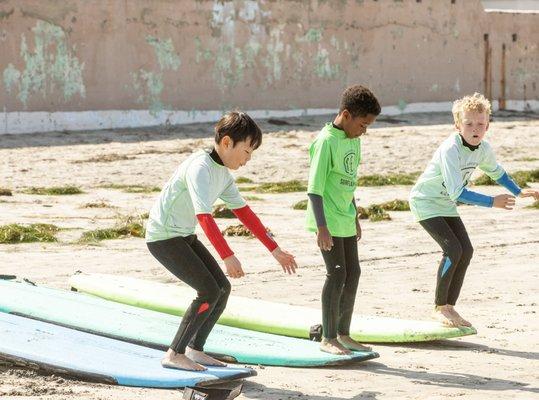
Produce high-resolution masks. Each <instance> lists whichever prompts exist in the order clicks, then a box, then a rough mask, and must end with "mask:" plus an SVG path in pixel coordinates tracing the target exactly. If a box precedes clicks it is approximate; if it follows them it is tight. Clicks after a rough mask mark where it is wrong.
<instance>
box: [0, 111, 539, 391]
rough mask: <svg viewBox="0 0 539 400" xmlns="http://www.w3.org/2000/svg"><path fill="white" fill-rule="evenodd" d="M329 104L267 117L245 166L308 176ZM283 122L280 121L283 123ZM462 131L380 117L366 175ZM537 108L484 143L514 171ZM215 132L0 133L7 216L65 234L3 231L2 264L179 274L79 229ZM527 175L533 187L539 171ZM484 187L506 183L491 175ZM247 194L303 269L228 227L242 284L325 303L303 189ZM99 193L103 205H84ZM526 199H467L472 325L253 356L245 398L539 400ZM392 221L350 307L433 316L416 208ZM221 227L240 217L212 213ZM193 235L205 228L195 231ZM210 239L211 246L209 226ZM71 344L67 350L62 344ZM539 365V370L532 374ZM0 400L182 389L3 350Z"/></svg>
mask: <svg viewBox="0 0 539 400" xmlns="http://www.w3.org/2000/svg"><path fill="white" fill-rule="evenodd" d="M331 119H332V116H320V117H303V118H290V119H286V120H284V121H281V122H280V121H277V122H279V123H281V125H276V124H275V123H268V121H260V125H261V127H262V129H263V131H264V132H265V135H264V139H263V140H264V141H263V144H262V147H261V148H260V149H259V150H257V151H256V152H255V153H254V156H253V158H252V160H251V162H250V163H249V164H248V165H247V166H246V167H245V168H242V169H240V170H239V171H236V172H234V174H235V176H236V177H246V178H249V179H251V180H252V181H253V182H254V183H252V184H248V185H244V186H253V185H257V184H259V183H264V182H278V181H285V180H292V179H298V180H303V181H304V180H306V179H307V175H308V146H309V143H310V142H311V141H312V139H313V138H314V136H315V135H316V134H317V132H318V130H319V129H320V128H321V127H322V126H323V124H324V123H325V122H326V121H331ZM274 122H275V121H274ZM452 130H453V126H452V119H451V115H450V113H444V114H404V115H402V116H398V117H394V118H387V117H386V118H381V120H380V121H379V122H377V123H376V124H375V125H374V126H373V127H372V128H371V129H370V130H369V131H368V133H367V135H366V136H365V137H364V138H363V139H362V150H363V151H362V155H363V160H362V163H361V166H360V169H359V175H360V176H361V175H367V174H387V173H397V172H400V173H414V172H420V171H422V170H423V169H424V167H425V166H426V163H427V162H428V160H429V159H430V157H431V156H432V154H433V152H434V150H435V149H436V147H437V146H438V144H439V143H440V142H441V141H442V140H443V139H444V138H445V137H447V136H448V135H449V134H450V133H451V132H452ZM538 131H539V114H530V113H528V114H524V113H518V114H517V113H508V112H506V113H498V114H495V115H494V119H493V122H492V123H491V126H490V130H489V133H488V134H487V140H488V141H489V142H490V144H491V145H492V147H493V148H494V150H495V152H496V154H497V158H498V161H499V162H500V163H501V164H502V165H503V166H504V167H505V169H506V170H507V171H509V172H515V171H523V170H532V169H537V168H539V135H538ZM212 143H213V131H212V124H197V125H187V126H176V127H171V128H168V129H166V128H154V129H133V130H118V131H95V132H94V131H92V132H55V133H44V134H27V135H4V136H0V187H3V188H9V189H11V190H12V191H13V196H0V210H1V212H0V225H5V224H11V223H19V224H30V223H48V224H54V225H57V226H58V227H60V228H61V230H60V232H59V233H58V239H59V241H58V242H57V243H23V244H0V274H14V275H17V276H19V277H24V278H28V279H30V280H31V281H33V282H35V283H37V284H39V285H44V286H50V287H54V288H62V289H69V287H68V284H67V280H68V278H69V277H70V276H71V275H72V274H73V273H74V272H76V271H79V270H80V271H84V272H88V273H93V272H100V273H112V274H119V275H126V276H132V277H136V278H143V279H149V280H154V281H159V282H165V283H170V284H179V283H178V282H177V281H176V280H175V278H174V277H173V276H172V275H171V274H169V273H168V272H167V271H166V270H165V269H164V268H163V267H162V266H161V265H159V264H158V262H157V261H156V260H155V259H153V257H152V256H151V255H150V253H149V252H148V251H147V248H146V246H145V243H144V240H143V239H142V238H123V239H117V240H106V241H101V242H99V243H98V244H83V243H80V242H78V240H79V238H80V236H81V235H82V233H83V232H85V231H89V230H93V229H98V228H107V227H111V226H113V225H114V224H115V223H116V221H117V220H118V218H120V217H122V216H128V215H137V214H140V213H145V212H148V211H149V209H150V207H151V205H152V203H153V201H154V199H155V198H156V196H157V194H158V193H156V192H152V193H126V192H124V191H122V190H120V189H114V188H106V187H105V186H110V185H111V184H117V185H120V184H121V185H142V186H157V187H161V186H162V185H163V184H164V183H165V182H166V181H167V180H168V178H169V177H170V176H171V174H172V173H173V171H174V169H175V168H176V167H177V165H178V164H179V163H180V162H181V161H182V160H184V159H185V158H186V157H187V156H188V155H189V154H190V153H191V152H192V151H193V150H196V149H198V148H204V147H209V146H211V145H212ZM64 185H74V186H78V187H80V188H81V189H82V190H83V191H84V193H83V194H78V195H70V196H41V195H30V194H23V193H21V192H22V191H23V190H24V189H25V188H28V187H33V186H40V187H51V186H64ZM531 186H532V187H535V188H539V184H538V183H532V184H531ZM410 188H411V187H410V186H381V187H358V188H357V190H356V198H357V199H359V201H358V204H359V205H361V206H364V207H365V206H368V205H370V204H373V203H381V202H385V201H389V200H394V199H406V198H407V196H408V193H409V191H410ZM476 189H477V190H478V191H480V192H482V193H487V194H491V195H493V194H498V193H503V192H504V189H503V188H501V187H495V186H481V187H477V188H476ZM244 193H245V194H246V195H249V196H256V197H257V198H258V199H257V200H250V201H248V202H249V204H250V206H251V207H252V208H253V210H254V211H255V212H256V213H257V214H258V215H259V216H260V218H261V219H262V221H263V222H264V223H265V224H266V225H267V226H268V227H269V228H270V229H271V231H272V232H273V233H274V234H275V238H276V240H277V241H278V242H279V244H280V245H281V246H282V247H283V248H285V249H286V250H288V251H290V252H292V253H293V254H294V255H295V256H296V259H297V262H298V264H299V266H300V268H299V270H298V273H297V275H295V276H287V275H285V274H283V272H282V270H281V269H280V267H279V266H278V264H277V263H276V262H275V260H274V259H273V258H272V257H271V255H269V254H268V253H267V251H266V250H265V248H264V247H263V246H262V245H261V244H260V243H258V242H257V241H256V240H253V239H246V238H236V237H235V238H228V239H227V240H228V242H229V244H230V246H231V247H232V249H233V250H234V251H235V252H236V254H237V256H238V258H239V259H240V261H241V262H242V264H243V268H244V270H245V272H246V276H245V277H244V278H242V279H240V280H233V281H232V286H233V294H234V295H239V296H245V297H252V298H256V299H264V300H275V299H279V301H281V302H283V303H289V304H295V305H304V306H309V307H313V308H320V293H321V288H322V285H323V282H324V275H325V267H324V264H323V260H322V257H321V255H320V253H319V250H318V248H317V246H316V241H315V238H314V236H313V235H312V234H311V233H309V232H307V231H306V230H305V229H304V213H305V212H304V211H301V210H294V209H293V208H292V205H293V204H295V203H296V202H298V201H300V200H303V199H305V198H306V195H305V193H302V192H296V193H282V194H265V193H255V192H244ZM89 203H100V204H102V205H104V206H102V207H101V208H95V207H88V206H87V205H88V204H89ZM531 204H532V200H531V199H517V205H516V207H515V209H514V210H512V211H505V210H500V209H484V208H478V207H470V206H463V207H460V209H459V210H460V213H461V216H462V219H463V221H464V222H465V224H466V226H467V229H468V232H469V235H470V238H471V240H472V243H473V245H474V248H475V252H474V258H473V260H472V263H471V265H470V267H469V269H468V273H467V276H466V280H465V283H464V287H463V290H462V293H461V296H460V300H459V303H458V304H457V309H458V310H459V312H460V313H461V314H462V315H463V316H464V317H465V318H466V319H469V320H470V321H472V322H473V324H474V326H475V327H476V328H477V331H478V334H477V335H475V336H468V337H464V338H459V339H452V340H444V341H437V342H430V343H421V344H400V345H375V346H374V350H376V351H377V352H379V353H380V358H378V359H376V360H373V361H367V362H363V363H357V364H353V365H348V366H344V367H331V368H314V369H299V368H295V369H287V368H277V367H262V366H254V368H255V369H256V370H257V372H258V376H256V377H254V378H252V379H249V380H248V381H246V383H245V386H244V391H243V394H242V395H241V396H240V397H238V399H268V400H285V399H313V400H352V399H353V400H359V399H442V398H443V399H445V398H463V399H486V398H496V399H515V398H518V399H533V398H539V375H538V374H537V371H538V370H539V350H538V345H539V319H538V316H537V313H538V311H539V308H538V304H539V291H538V290H537V287H538V282H539V281H538V277H539V270H538V269H537V267H538V266H539V212H538V210H537V209H531V208H527V206H530V205H531ZM389 214H390V216H391V220H390V221H382V222H371V221H363V222H362V227H363V238H362V240H361V242H360V246H359V253H360V262H361V268H362V275H361V279H360V284H359V292H358V296H357V299H356V303H355V313H356V314H362V315H380V316H391V317H398V318H409V319H429V318H430V316H431V311H432V308H433V297H434V285H435V273H436V268H437V264H438V261H439V259H440V257H441V252H440V250H439V248H438V246H437V245H436V244H435V243H434V241H433V240H432V239H431V238H430V237H429V236H428V234H427V233H426V232H425V231H424V230H423V229H422V228H421V227H420V225H419V224H417V223H415V222H414V221H413V219H412V215H411V213H410V212H406V211H405V212H389ZM217 223H218V225H219V226H220V228H222V229H224V228H226V227H227V226H229V225H232V224H237V223H238V222H237V221H235V220H228V219H218V220H217ZM199 233H202V232H201V231H199ZM199 237H200V238H201V240H202V241H203V242H204V243H205V244H206V245H208V246H209V247H211V246H210V245H209V242H208V240H207V239H206V238H205V237H204V235H203V234H201V235H199ZM211 251H212V252H213V253H214V254H216V253H215V252H214V251H213V248H211ZM59 351H61V349H59ZM534 371H535V372H534ZM0 398H1V399H6V400H7V399H17V400H19V399H26V398H40V399H47V400H60V399H71V398H77V399H119V400H124V399H125V400H127V399H146V398H155V399H163V400H168V399H170V400H172V399H179V398H181V392H180V391H178V390H149V389H137V388H127V387H119V386H109V385H103V384H94V383H89V382H82V381H78V380H74V379H70V378H68V377H63V376H62V377H59V376H51V375H48V374H42V373H40V372H39V371H33V370H29V369H26V368H21V367H19V366H15V365H12V364H8V363H1V362H0Z"/></svg>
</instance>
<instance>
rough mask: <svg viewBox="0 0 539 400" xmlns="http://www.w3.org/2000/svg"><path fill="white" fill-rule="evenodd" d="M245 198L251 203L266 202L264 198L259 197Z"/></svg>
mask: <svg viewBox="0 0 539 400" xmlns="http://www.w3.org/2000/svg"><path fill="white" fill-rule="evenodd" d="M243 198H244V199H245V200H249V201H264V199H263V198H262V197H258V196H243Z"/></svg>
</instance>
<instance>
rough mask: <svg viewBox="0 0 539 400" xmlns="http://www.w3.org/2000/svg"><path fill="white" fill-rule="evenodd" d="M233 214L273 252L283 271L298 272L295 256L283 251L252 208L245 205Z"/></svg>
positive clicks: (234, 210)
mask: <svg viewBox="0 0 539 400" xmlns="http://www.w3.org/2000/svg"><path fill="white" fill-rule="evenodd" d="M232 212H233V213H234V215H235V216H236V217H238V219H239V220H240V221H241V223H242V224H243V225H245V227H246V228H247V229H249V230H250V231H251V232H252V233H253V235H255V236H256V237H257V239H258V240H260V241H261V242H262V244H263V245H264V246H266V248H267V249H268V250H269V251H270V252H271V254H272V255H273V257H274V258H275V259H276V260H277V261H278V262H279V264H281V267H283V271H284V272H287V273H288V274H293V273H295V272H296V268H297V264H296V260H295V259H294V256H293V255H292V254H290V253H288V252H286V251H284V250H282V249H281V248H280V247H279V245H278V244H277V242H276V241H275V240H274V239H273V237H272V236H271V235H270V234H269V233H268V232H267V231H266V228H265V227H264V225H262V222H261V221H260V219H259V218H258V217H257V216H256V214H255V213H254V212H253V210H251V207H249V206H248V205H245V206H243V207H241V208H236V209H233V210H232Z"/></svg>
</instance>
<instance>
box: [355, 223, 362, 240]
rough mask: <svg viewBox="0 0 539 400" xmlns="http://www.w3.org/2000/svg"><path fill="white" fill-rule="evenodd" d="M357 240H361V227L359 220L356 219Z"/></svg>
mask: <svg viewBox="0 0 539 400" xmlns="http://www.w3.org/2000/svg"><path fill="white" fill-rule="evenodd" d="M356 240H357V241H358V242H359V241H360V240H361V225H360V224H359V218H357V217H356Z"/></svg>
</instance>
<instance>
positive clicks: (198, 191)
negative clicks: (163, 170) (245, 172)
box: [146, 150, 277, 354]
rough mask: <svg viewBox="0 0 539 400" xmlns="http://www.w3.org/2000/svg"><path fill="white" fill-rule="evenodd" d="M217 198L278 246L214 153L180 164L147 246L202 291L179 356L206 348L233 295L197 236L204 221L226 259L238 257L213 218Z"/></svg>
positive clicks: (152, 219) (180, 338)
mask: <svg viewBox="0 0 539 400" xmlns="http://www.w3.org/2000/svg"><path fill="white" fill-rule="evenodd" d="M218 198H220V199H221V200H223V201H224V202H225V204H226V205H227V207H229V208H230V209H231V210H232V211H233V212H234V214H235V215H236V216H237V217H238V218H239V219H240V221H241V222H242V223H243V224H244V225H245V226H246V227H247V228H248V229H249V230H251V231H252V232H253V233H254V234H255V236H256V237H257V238H258V239H259V240H260V241H261V242H262V243H263V244H264V245H265V246H266V247H267V248H268V250H270V251H273V250H274V249H275V248H276V247H277V243H275V241H274V240H273V238H271V237H270V236H269V235H268V234H267V232H266V229H265V228H264V226H263V225H262V223H261V222H260V220H259V219H258V217H256V215H255V214H254V213H253V212H252V211H251V209H250V208H249V206H247V205H246V204H245V201H244V200H243V198H242V197H241V195H240V193H239V191H238V189H237V187H236V185H235V183H234V179H233V177H232V175H231V174H230V172H229V170H228V169H227V168H226V167H225V166H224V165H223V162H222V161H221V159H220V158H219V155H218V154H217V152H216V151H215V150H213V151H212V152H211V153H208V152H205V151H200V152H197V153H194V154H192V155H191V156H190V157H189V158H188V159H187V160H185V161H184V162H183V163H182V164H180V166H179V167H178V169H177V170H176V172H175V173H174V175H173V176H172V178H171V179H170V180H169V181H168V183H167V184H166V185H165V187H164V188H163V190H162V191H161V193H160V195H159V198H158V199H157V201H156V202H155V203H154V205H153V207H152V209H151V211H150V216H149V220H148V224H147V229H146V242H147V246H148V249H149V250H150V252H151V253H152V255H153V256H154V257H155V258H156V259H157V260H158V261H159V262H160V263H161V264H162V265H163V266H165V268H167V269H168V270H169V271H170V272H171V273H172V274H174V275H175V276H176V277H177V278H179V279H180V280H182V281H183V282H185V283H186V284H188V285H189V286H191V287H192V288H194V289H195V290H196V291H197V297H196V298H195V299H194V300H193V302H192V303H191V305H190V306H189V308H188V309H187V311H186V312H185V315H184V316H183V319H182V322H181V324H180V327H179V329H178V332H177V333H176V336H175V337H174V339H173V341H172V343H171V345H170V348H171V349H172V350H174V351H175V352H177V353H181V354H183V353H184V352H185V348H186V346H187V345H189V347H191V348H193V349H195V350H199V351H202V350H203V348H204V344H205V342H206V339H207V338H208V335H209V334H210V332H211V330H212V329H213V327H214V325H215V323H216V322H217V320H218V319H219V317H220V315H221V314H222V312H223V311H224V309H225V307H226V303H227V300H228V297H229V294H230V289H231V286H230V283H229V281H228V279H227V278H226V276H225V274H224V273H223V271H222V270H221V268H220V266H219V264H218V263H217V261H216V260H215V258H214V257H213V256H212V255H211V253H210V252H209V251H208V250H207V249H206V248H205V247H204V245H203V244H202V243H201V242H200V241H199V240H198V239H197V236H196V235H195V234H194V232H195V227H196V224H197V223H199V224H200V225H201V227H202V229H203V231H204V233H205V234H206V236H207V237H208V239H209V240H210V242H211V243H212V245H213V246H214V248H215V249H216V251H217V252H218V253H219V256H220V257H221V258H222V259H225V258H227V257H230V256H231V255H233V254H234V253H233V252H232V250H231V249H230V247H229V246H228V244H227V243H226V241H225V239H224V237H223V236H222V234H221V232H220V231H219V229H218V227H217V224H216V223H215V221H214V219H213V217H212V216H211V212H212V206H213V203H214V202H215V201H216V200H217V199H218Z"/></svg>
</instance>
